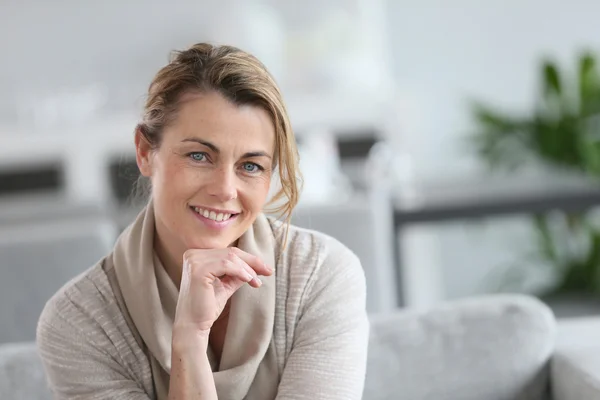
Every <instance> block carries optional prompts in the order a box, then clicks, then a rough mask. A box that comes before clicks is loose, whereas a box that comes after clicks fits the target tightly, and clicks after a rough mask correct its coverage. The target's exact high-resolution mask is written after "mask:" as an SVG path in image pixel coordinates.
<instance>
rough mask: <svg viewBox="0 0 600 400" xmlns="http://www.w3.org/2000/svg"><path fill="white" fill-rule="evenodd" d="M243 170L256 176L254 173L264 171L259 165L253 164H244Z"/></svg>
mask: <svg viewBox="0 0 600 400" xmlns="http://www.w3.org/2000/svg"><path fill="white" fill-rule="evenodd" d="M242 168H243V169H244V171H245V172H249V173H251V174H254V173H256V172H259V171H261V170H262V167H260V166H259V165H258V164H254V163H251V162H247V163H244V165H243V167H242Z"/></svg>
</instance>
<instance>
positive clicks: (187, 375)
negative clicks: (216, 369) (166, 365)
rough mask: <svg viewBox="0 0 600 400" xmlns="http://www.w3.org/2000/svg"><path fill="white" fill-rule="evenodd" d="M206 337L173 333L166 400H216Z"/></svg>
mask: <svg viewBox="0 0 600 400" xmlns="http://www.w3.org/2000/svg"><path fill="white" fill-rule="evenodd" d="M207 347H208V335H198V334H189V333H176V332H175V331H174V332H173V344H172V353H171V380H170V384H169V400H188V399H201V400H213V399H217V391H216V388H215V381H214V378H213V373H212V369H211V367H210V363H209V361H208V356H207V353H206V350H207Z"/></svg>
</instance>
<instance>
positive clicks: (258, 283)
mask: <svg viewBox="0 0 600 400" xmlns="http://www.w3.org/2000/svg"><path fill="white" fill-rule="evenodd" d="M227 259H228V260H229V261H231V262H233V263H235V264H237V265H238V266H240V267H241V268H243V269H244V270H245V271H246V272H247V273H249V274H250V275H252V277H253V278H254V279H253V280H252V281H250V282H248V283H250V285H251V286H253V287H259V286H261V285H262V281H261V280H260V278H259V277H258V274H257V273H256V271H255V270H254V269H252V267H250V266H249V265H248V264H247V263H246V262H245V261H244V260H242V259H241V258H240V257H238V255H237V254H236V253H235V252H230V253H229V254H228V255H227Z"/></svg>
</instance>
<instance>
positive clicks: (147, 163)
mask: <svg viewBox="0 0 600 400" xmlns="http://www.w3.org/2000/svg"><path fill="white" fill-rule="evenodd" d="M140 129H141V128H140V127H139V126H138V127H137V128H136V130H135V160H136V162H137V165H138V168H139V170H140V173H141V174H142V175H143V176H145V177H147V178H148V177H151V176H152V146H151V145H150V143H148V141H147V140H146V138H145V137H144V135H143V134H142V132H141V131H140Z"/></svg>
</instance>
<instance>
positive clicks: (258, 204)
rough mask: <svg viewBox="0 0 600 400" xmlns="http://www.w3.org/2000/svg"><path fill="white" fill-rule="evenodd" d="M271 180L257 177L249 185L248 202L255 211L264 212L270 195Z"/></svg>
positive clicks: (266, 177)
mask: <svg viewBox="0 0 600 400" xmlns="http://www.w3.org/2000/svg"><path fill="white" fill-rule="evenodd" d="M270 184H271V179H270V177H269V176H265V177H257V178H254V179H253V180H252V182H251V183H249V184H248V185H247V192H246V193H247V196H246V197H247V198H248V202H249V203H251V204H249V206H250V207H251V208H252V210H253V211H256V212H259V211H261V210H262V208H263V206H264V205H265V202H266V200H267V197H268V195H269V188H270Z"/></svg>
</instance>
